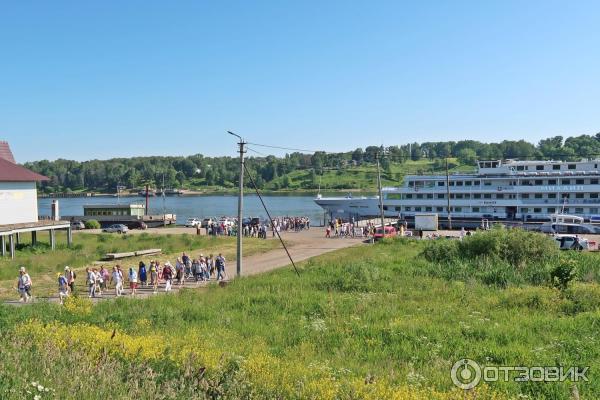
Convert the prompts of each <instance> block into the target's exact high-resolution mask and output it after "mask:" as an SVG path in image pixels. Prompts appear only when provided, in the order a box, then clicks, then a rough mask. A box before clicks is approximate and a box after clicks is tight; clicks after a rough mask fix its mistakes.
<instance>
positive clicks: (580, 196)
mask: <svg viewBox="0 0 600 400" xmlns="http://www.w3.org/2000/svg"><path fill="white" fill-rule="evenodd" d="M575 198H576V199H583V193H576V194H575Z"/></svg>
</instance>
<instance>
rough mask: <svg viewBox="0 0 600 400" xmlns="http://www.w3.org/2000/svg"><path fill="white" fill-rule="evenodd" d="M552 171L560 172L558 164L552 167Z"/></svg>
mask: <svg viewBox="0 0 600 400" xmlns="http://www.w3.org/2000/svg"><path fill="white" fill-rule="evenodd" d="M552 169H553V170H555V171H560V164H554V165H553V166H552Z"/></svg>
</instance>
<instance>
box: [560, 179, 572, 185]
mask: <svg viewBox="0 0 600 400" xmlns="http://www.w3.org/2000/svg"><path fill="white" fill-rule="evenodd" d="M560 183H562V184H563V185H569V184H571V180H570V179H562V180H561V181H560Z"/></svg>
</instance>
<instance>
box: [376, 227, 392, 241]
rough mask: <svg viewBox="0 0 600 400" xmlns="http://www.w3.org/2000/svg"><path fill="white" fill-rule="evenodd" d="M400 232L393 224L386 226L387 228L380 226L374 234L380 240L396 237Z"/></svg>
mask: <svg viewBox="0 0 600 400" xmlns="http://www.w3.org/2000/svg"><path fill="white" fill-rule="evenodd" d="M397 234H398V231H397V230H396V228H394V227H393V226H386V227H385V230H384V229H382V228H381V227H378V228H377V230H376V231H375V234H374V235H373V238H374V239H375V240H380V239H383V238H389V237H395V236H396V235H397Z"/></svg>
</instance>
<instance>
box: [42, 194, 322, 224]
mask: <svg viewBox="0 0 600 400" xmlns="http://www.w3.org/2000/svg"><path fill="white" fill-rule="evenodd" d="M313 198H314V197H313V196H281V195H269V196H264V195H263V200H264V201H265V204H266V206H267V209H268V210H269V212H270V213H271V216H272V217H275V216H287V215H289V216H307V217H309V218H310V220H311V223H312V224H314V225H321V224H322V223H323V215H324V212H323V209H322V208H321V207H319V206H318V205H316V204H315V202H314V201H313ZM52 200H53V199H49V198H43V199H38V213H39V214H40V215H50V213H51V211H50V204H51V203H52ZM57 200H58V202H59V210H60V215H69V216H70V215H83V205H84V204H117V203H120V204H131V203H135V204H144V202H145V199H144V198H143V197H121V198H119V199H117V198H116V197H76V198H60V199H57ZM237 200H238V199H237V196H232V195H198V196H167V197H165V198H164V212H165V213H167V214H176V215H177V223H178V224H183V223H185V221H186V219H188V218H205V217H222V216H235V215H237ZM149 214H157V215H158V214H163V197H160V196H157V197H150V206H149ZM244 216H245V217H261V218H266V217H267V214H266V213H265V211H264V209H263V208H262V205H261V203H260V200H259V198H258V196H256V195H250V194H248V195H246V196H244Z"/></svg>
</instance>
